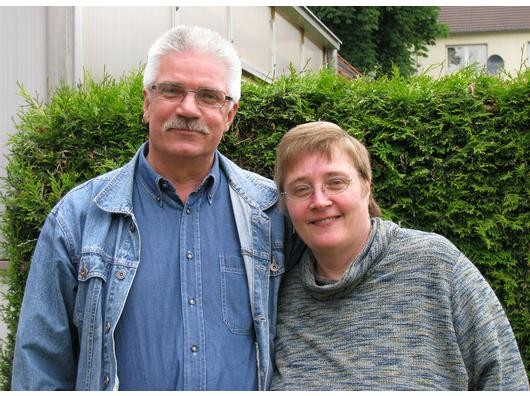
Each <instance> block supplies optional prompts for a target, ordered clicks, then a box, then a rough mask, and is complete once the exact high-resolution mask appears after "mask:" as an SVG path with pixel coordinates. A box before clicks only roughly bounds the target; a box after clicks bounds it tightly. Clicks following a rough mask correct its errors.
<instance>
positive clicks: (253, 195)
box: [219, 153, 278, 208]
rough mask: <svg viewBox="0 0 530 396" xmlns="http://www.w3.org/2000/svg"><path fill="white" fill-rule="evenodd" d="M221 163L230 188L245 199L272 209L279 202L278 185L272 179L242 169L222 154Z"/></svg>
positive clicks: (220, 156) (261, 206)
mask: <svg viewBox="0 0 530 396" xmlns="http://www.w3.org/2000/svg"><path fill="white" fill-rule="evenodd" d="M219 163H220V165H221V169H222V170H223V172H224V173H225V175H226V177H227V178H228V181H229V183H230V186H231V187H232V188H233V189H234V190H236V191H237V192H238V194H239V195H240V196H241V197H242V198H243V199H246V200H247V201H249V202H250V203H251V204H255V205H256V206H258V207H260V208H268V207H271V206H273V205H274V204H275V203H276V202H277V201H278V192H277V190H276V185H275V184H274V181H272V180H271V179H268V178H266V177H264V176H261V175H259V174H258V173H255V172H252V171H249V170H246V169H243V168H241V167H240V166H238V165H236V164H235V163H234V162H233V161H231V160H230V159H228V158H227V157H225V156H223V155H222V154H220V153H219Z"/></svg>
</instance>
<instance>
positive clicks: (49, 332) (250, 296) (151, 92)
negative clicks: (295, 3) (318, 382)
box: [12, 26, 284, 390]
mask: <svg viewBox="0 0 530 396" xmlns="http://www.w3.org/2000/svg"><path fill="white" fill-rule="evenodd" d="M240 86H241V63H240V61H239V58H238V56H237V54H236V52H235V50H234V49H233V47H232V45H231V44H230V43H229V42H227V41H226V40H224V39H222V38H221V37H220V36H219V35H217V34H216V33H213V32H211V31H209V30H207V29H203V28H198V27H183V26H181V27H177V28H174V29H172V30H170V31H169V32H167V33H166V34H164V35H163V36H162V37H161V38H159V39H158V40H157V41H156V42H155V43H154V44H153V46H152V47H151V49H150V50H149V54H148V61H147V66H146V69H145V73H144V91H143V94H144V120H145V121H146V122H148V123H149V141H148V142H146V143H145V144H144V145H143V146H142V147H141V148H140V149H139V150H138V152H137V154H136V155H135V156H134V158H133V159H132V160H131V161H130V162H129V163H128V164H127V165H125V166H124V167H123V168H120V169H118V170H115V171H113V172H110V173H108V174H106V175H103V176H100V177H97V178H95V179H93V180H90V181H88V182H86V183H84V184H82V185H81V186H79V187H77V188H75V189H73V190H72V191H70V192H69V193H68V194H67V195H66V196H65V197H64V198H63V199H62V200H61V201H60V202H59V203H58V204H57V206H56V207H55V208H54V209H53V210H52V212H51V213H50V215H49V216H48V219H47V220H46V222H45V224H44V226H43V228H42V232H41V235H40V237H39V241H38V243H37V247H36V250H35V253H34V257H33V261H32V265H31V269H30V273H29V276H28V280H27V286H26V291H25V296H24V301H23V304H22V309H21V316H20V323H19V328H18V332H17V340H16V347H15V358H14V364H13V381H12V386H13V389H14V390H19V389H20V390H21V389H25V390H33V389H48V390H51V389H76V390H117V389H120V390H173V389H175V390H255V389H260V390H263V389H266V388H267V387H268V384H269V383H270V378H271V372H272V368H271V353H272V351H273V349H274V346H273V345H272V341H273V339H274V336H275V322H276V301H277V293H278V287H279V279H280V276H279V275H280V274H281V273H283V272H284V256H283V240H284V222H283V216H282V215H281V214H280V212H279V210H278V209H277V207H276V202H277V193H276V190H275V187H274V184H273V183H272V182H271V181H269V180H268V179H264V178H262V177H260V176H259V175H256V174H254V173H250V172H248V171H245V170H242V169H240V168H239V167H237V166H236V165H235V164H234V163H232V162H231V161H229V160H228V159H227V158H225V157H224V156H223V155H221V154H220V153H219V152H218V151H217V147H218V145H219V142H220V140H221V138H222V136H223V133H224V132H226V131H227V130H228V129H229V127H230V124H231V123H232V121H233V119H234V116H235V114H236V112H237V108H238V101H239V97H240V89H241V87H240Z"/></svg>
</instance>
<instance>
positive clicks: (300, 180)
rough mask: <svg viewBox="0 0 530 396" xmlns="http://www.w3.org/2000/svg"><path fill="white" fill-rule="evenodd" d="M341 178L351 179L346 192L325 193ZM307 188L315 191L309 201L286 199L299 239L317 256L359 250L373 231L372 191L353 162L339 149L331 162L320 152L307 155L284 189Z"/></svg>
mask: <svg viewBox="0 0 530 396" xmlns="http://www.w3.org/2000/svg"><path fill="white" fill-rule="evenodd" d="M341 178H342V180H344V179H343V178H350V179H351V182H350V184H349V185H348V187H347V188H346V189H345V190H344V191H343V192H340V193H336V194H329V193H327V192H326V191H322V185H323V184H324V183H332V182H334V181H339V182H340V180H341ZM304 185H307V186H311V187H312V188H313V190H314V193H313V194H312V195H311V196H310V197H309V198H308V199H306V200H304V201H297V200H293V199H290V198H289V194H287V197H286V206H287V211H288V213H289V216H290V217H291V220H292V222H293V225H294V227H295V229H296V232H297V233H298V235H299V236H300V238H302V240H303V241H304V242H305V243H306V245H307V246H309V248H311V250H312V251H313V253H314V254H315V256H317V257H318V256H319V255H321V254H333V255H336V254H339V255H344V254H346V253H347V252H349V251H356V250H355V249H358V248H359V245H360V244H363V243H364V241H365V237H366V235H367V233H368V232H369V230H370V216H369V213H368V202H369V191H370V189H369V185H367V183H366V182H363V181H362V180H361V179H360V177H359V175H358V172H357V170H356V169H355V167H354V165H353V163H352V161H351V160H350V159H349V158H348V156H347V155H346V154H345V153H344V152H343V151H342V150H339V149H335V150H334V151H333V153H332V156H331V159H330V160H328V159H327V158H326V156H325V155H323V154H321V153H314V154H307V155H306V156H303V157H302V158H301V159H300V160H299V161H298V162H297V163H295V165H294V166H293V167H292V168H291V169H290V170H289V171H288V172H287V173H286V177H285V182H284V185H283V189H284V191H287V192H289V191H294V188H296V187H298V188H304ZM361 247H362V246H361Z"/></svg>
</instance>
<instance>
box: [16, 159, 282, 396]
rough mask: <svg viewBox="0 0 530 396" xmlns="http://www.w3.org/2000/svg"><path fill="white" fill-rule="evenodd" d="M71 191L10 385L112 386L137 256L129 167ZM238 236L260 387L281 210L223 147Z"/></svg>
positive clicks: (23, 318)
mask: <svg viewBox="0 0 530 396" xmlns="http://www.w3.org/2000/svg"><path fill="white" fill-rule="evenodd" d="M140 152H141V149H140V150H139V151H138V152H137V153H136V155H135V157H134V158H133V159H132V160H131V161H130V162H129V163H128V164H126V165H125V166H124V167H122V168H119V169H117V170H114V171H112V172H109V173H107V174H105V175H102V176H99V177H97V178H95V179H92V180H90V181H88V182H85V183H84V184H82V185H80V186H78V187H76V188H74V189H73V190H72V191H70V192H69V193H68V194H67V195H66V196H65V197H64V198H63V199H62V200H61V201H60V202H59V203H58V204H57V205H56V206H55V207H54V208H53V210H52V211H51V213H50V215H49V216H48V218H47V220H46V222H45V224H44V226H43V228H42V231H41V235H40V237H39V240H38V242H37V246H36V249H35V252H34V256H33V260H32V264H31V269H30V273H29V275H28V280H27V284H26V290H25V295H24V300H23V304H22V309H21V315H20V322H19V327H18V332H17V339H16V345H15V357H14V361H13V378H12V389H13V390H37V389H47V390H52V389H57V390H59V389H63V390H71V389H75V390H117V389H118V388H119V380H118V377H117V367H116V355H115V344H114V329H115V328H116V324H117V322H118V320H119V319H120V315H121V312H122V310H123V307H124V305H125V300H126V298H127V294H128V292H129V289H130V288H131V284H132V282H133V281H134V276H135V274H136V270H137V268H138V265H141V263H140V262H139V257H140V249H141V240H140V237H139V232H138V230H137V224H136V220H135V217H134V214H133V208H132V192H133V185H134V174H135V166H136V163H137V158H138V155H140ZM219 158H220V166H221V169H222V170H223V171H224V172H225V174H226V176H227V178H228V180H229V185H230V197H231V201H232V206H233V210H234V217H235V221H236V224H237V229H238V233H239V237H240V243H241V253H242V255H243V259H244V263H245V267H246V271H247V279H248V288H249V294H250V295H249V297H250V304H251V310H252V315H253V319H254V329H255V334H256V349H257V350H256V356H257V366H258V386H259V389H260V390H265V389H267V388H268V386H269V384H270V380H271V376H272V359H273V353H274V345H273V341H274V337H275V335H276V305H277V296H278V289H279V283H280V275H281V274H282V273H283V272H284V270H285V265H284V252H283V250H284V249H283V248H284V234H285V232H284V217H283V215H282V214H281V213H280V211H279V208H278V206H277V205H276V202H277V199H278V194H277V192H276V189H275V186H274V184H273V182H271V181H270V180H268V179H265V178H263V177H261V176H259V175H257V174H255V173H251V172H248V171H245V170H243V169H241V168H239V167H238V166H237V165H235V164H234V163H233V162H231V161H230V160H228V159H227V158H226V157H224V156H222V155H220V156H219Z"/></svg>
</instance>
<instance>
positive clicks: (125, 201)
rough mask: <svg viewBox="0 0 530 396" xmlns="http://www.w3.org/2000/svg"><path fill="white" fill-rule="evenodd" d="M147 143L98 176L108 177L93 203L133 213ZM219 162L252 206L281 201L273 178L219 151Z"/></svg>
mask: <svg viewBox="0 0 530 396" xmlns="http://www.w3.org/2000/svg"><path fill="white" fill-rule="evenodd" d="M146 144H147V142H146V143H144V144H143V145H142V146H141V147H140V148H139V149H138V151H137V152H136V154H135V155H134V157H133V158H132V159H131V160H130V161H129V162H128V163H127V164H125V165H124V166H123V167H121V168H119V169H116V170H114V171H112V172H110V173H108V174H106V175H103V176H100V177H99V178H98V179H101V180H106V181H107V183H106V185H105V186H104V187H103V189H102V190H101V191H100V192H99V193H98V194H97V195H96V197H95V198H94V202H95V204H96V205H98V206H99V207H100V208H101V209H102V210H104V211H107V212H113V213H124V214H127V215H132V212H133V205H132V197H133V187H134V176H135V170H136V166H137V163H138V157H139V156H140V155H142V153H143V150H144V149H145V145H146ZM218 156H219V165H220V167H221V169H222V171H223V172H224V173H225V175H226V177H227V179H228V182H229V184H230V186H231V187H232V188H233V189H234V191H235V192H236V193H237V194H238V195H239V196H240V197H241V198H242V199H243V200H245V201H246V202H247V203H248V204H249V205H250V206H253V207H255V208H257V209H260V210H266V209H269V208H270V207H272V206H273V205H274V204H276V202H277V201H278V193H277V191H276V187H275V184H274V182H273V181H272V180H269V179H266V178H265V177H262V176H260V175H258V174H256V173H252V172H249V171H247V170H244V169H242V168H240V167H239V166H237V165H236V164H235V163H233V162H232V161H231V160H229V159H228V158H226V157H225V156H224V155H222V154H221V153H219V152H218Z"/></svg>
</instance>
